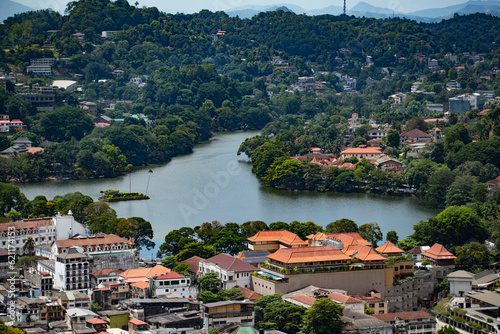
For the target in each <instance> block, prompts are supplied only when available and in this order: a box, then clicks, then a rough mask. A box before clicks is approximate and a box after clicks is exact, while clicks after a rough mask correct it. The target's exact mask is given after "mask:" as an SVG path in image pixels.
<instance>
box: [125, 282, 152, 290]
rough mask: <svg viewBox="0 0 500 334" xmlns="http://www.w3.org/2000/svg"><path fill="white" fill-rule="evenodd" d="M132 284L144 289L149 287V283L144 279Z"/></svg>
mask: <svg viewBox="0 0 500 334" xmlns="http://www.w3.org/2000/svg"><path fill="white" fill-rule="evenodd" d="M130 286H133V287H134V288H138V289H141V290H144V289H146V288H149V283H148V282H144V281H139V282H135V283H132V284H130Z"/></svg>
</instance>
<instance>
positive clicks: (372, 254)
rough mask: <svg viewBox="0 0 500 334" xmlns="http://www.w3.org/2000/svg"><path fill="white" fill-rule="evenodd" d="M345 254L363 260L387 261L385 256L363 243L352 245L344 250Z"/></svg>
mask: <svg viewBox="0 0 500 334" xmlns="http://www.w3.org/2000/svg"><path fill="white" fill-rule="evenodd" d="M342 251H343V252H344V253H345V254H347V255H349V256H353V257H355V258H357V259H360V260H361V261H385V257H383V256H382V255H380V254H378V253H377V252H376V251H375V250H374V249H373V248H370V247H368V246H365V245H362V244H355V245H350V246H349V247H347V248H344V249H343V250H342Z"/></svg>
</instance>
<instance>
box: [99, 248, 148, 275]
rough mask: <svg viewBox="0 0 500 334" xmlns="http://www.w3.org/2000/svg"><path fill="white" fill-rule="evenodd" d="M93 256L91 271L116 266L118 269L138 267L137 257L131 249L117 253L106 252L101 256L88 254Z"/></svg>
mask: <svg viewBox="0 0 500 334" xmlns="http://www.w3.org/2000/svg"><path fill="white" fill-rule="evenodd" d="M90 255H91V256H92V258H93V265H92V270H91V272H95V271H98V270H101V269H104V268H117V269H120V270H123V271H125V270H128V269H134V268H137V267H138V264H137V258H136V256H135V254H134V252H133V251H130V252H121V253H119V254H114V253H106V254H105V255H102V256H96V255H95V254H90Z"/></svg>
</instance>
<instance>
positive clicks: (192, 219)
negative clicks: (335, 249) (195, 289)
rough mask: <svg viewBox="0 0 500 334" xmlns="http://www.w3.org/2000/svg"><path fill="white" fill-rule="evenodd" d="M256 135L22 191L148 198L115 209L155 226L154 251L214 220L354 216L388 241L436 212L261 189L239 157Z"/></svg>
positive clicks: (391, 201) (408, 200)
mask: <svg viewBox="0 0 500 334" xmlns="http://www.w3.org/2000/svg"><path fill="white" fill-rule="evenodd" d="M257 134H258V132H256V131H253V132H236V133H221V134H216V135H215V136H214V137H213V138H212V140H211V141H210V142H207V143H202V144H200V145H197V146H196V148H195V149H194V152H193V153H192V154H188V155H184V156H179V157H175V158H174V159H173V160H172V161H171V162H169V163H167V164H164V165H160V166H155V167H153V168H151V170H152V173H151V172H149V170H150V168H149V167H148V168H144V169H140V170H137V171H134V172H133V173H132V174H130V175H126V176H122V177H118V178H114V179H96V180H79V181H52V182H45V183H31V184H19V185H18V186H19V188H20V189H21V191H22V192H23V193H24V194H25V195H26V196H27V197H28V198H29V199H30V200H32V199H33V198H34V197H35V196H37V195H45V196H46V197H47V199H52V198H54V196H56V195H64V194H67V193H70V192H76V191H79V192H81V193H83V194H86V195H89V196H91V197H92V198H93V199H94V200H97V198H98V197H99V195H100V192H101V191H104V190H107V189H116V190H120V191H125V192H127V191H129V190H132V191H134V192H142V193H145V194H147V195H149V196H150V197H151V199H150V200H143V201H129V202H115V203H111V204H110V205H111V207H112V208H113V209H115V210H116V212H117V214H118V216H119V217H126V218H129V217H143V218H144V219H146V220H148V221H149V222H151V225H152V226H153V229H154V233H155V237H154V239H155V241H156V243H157V246H159V244H160V243H161V242H162V240H163V239H164V237H165V235H166V234H167V233H168V232H169V231H171V230H174V229H178V228H180V227H182V226H189V227H195V226H197V225H200V224H201V223H203V222H207V221H212V220H218V221H220V222H221V223H227V222H236V223H240V224H241V223H244V222H246V221H249V220H262V221H265V222H266V223H268V224H270V223H272V222H275V221H284V222H287V223H290V222H292V221H294V220H298V221H302V222H305V221H313V222H315V223H316V224H319V225H322V226H325V225H327V224H328V223H330V222H332V221H335V220H337V219H340V218H349V219H352V220H354V221H355V222H356V223H357V224H358V226H359V225H362V224H366V223H370V222H377V223H378V224H379V226H380V228H381V229H382V232H383V233H384V236H385V234H386V233H387V231H390V230H394V231H396V232H397V233H398V235H399V238H400V239H403V238H405V237H406V236H408V235H409V234H411V233H413V225H414V224H416V223H418V222H419V221H420V220H426V219H428V218H430V217H433V216H435V215H436V214H437V213H438V211H436V210H432V209H429V208H427V207H426V206H425V205H424V204H422V203H421V202H419V201H418V200H417V199H416V198H413V197H390V196H382V195H376V194H335V193H315V192H298V191H283V190H276V189H269V188H265V187H262V186H261V185H260V183H259V181H258V180H257V179H256V177H255V176H254V175H253V174H252V171H251V165H250V163H249V160H248V158H247V156H246V155H241V156H237V155H236V152H237V150H238V147H239V145H240V144H241V143H242V142H243V141H244V140H245V138H248V137H252V136H255V135H257ZM146 253H147V252H141V254H143V255H146ZM148 256H150V254H148Z"/></svg>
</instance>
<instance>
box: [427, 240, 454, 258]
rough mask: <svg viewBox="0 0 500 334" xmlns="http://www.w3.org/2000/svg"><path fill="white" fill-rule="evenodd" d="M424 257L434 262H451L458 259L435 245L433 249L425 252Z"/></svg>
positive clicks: (438, 245)
mask: <svg viewBox="0 0 500 334" xmlns="http://www.w3.org/2000/svg"><path fill="white" fill-rule="evenodd" d="M422 256H427V257H428V258H431V259H434V260H450V259H456V258H457V257H456V256H455V255H453V254H452V253H450V252H449V251H448V250H447V249H446V248H444V246H443V245H440V244H434V245H433V246H432V247H431V248H429V249H428V250H426V251H425V252H423V253H422Z"/></svg>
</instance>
